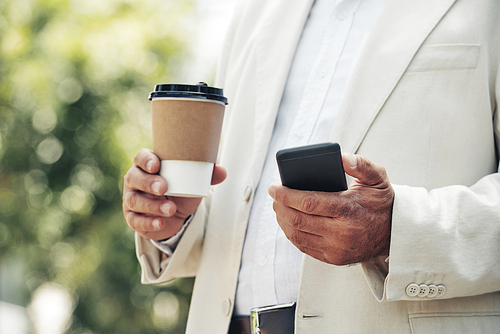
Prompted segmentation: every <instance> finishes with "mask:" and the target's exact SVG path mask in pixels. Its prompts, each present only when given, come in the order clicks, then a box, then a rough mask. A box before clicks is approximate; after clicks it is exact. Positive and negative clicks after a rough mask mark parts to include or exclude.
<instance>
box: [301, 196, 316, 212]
mask: <svg viewBox="0 0 500 334" xmlns="http://www.w3.org/2000/svg"><path fill="white" fill-rule="evenodd" d="M300 206H301V208H303V210H304V212H307V213H310V212H315V211H316V209H317V208H318V207H319V201H318V199H317V198H316V197H314V196H311V195H307V196H304V197H303V198H302V199H301V201H300Z"/></svg>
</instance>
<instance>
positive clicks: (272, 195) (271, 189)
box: [267, 186, 276, 199]
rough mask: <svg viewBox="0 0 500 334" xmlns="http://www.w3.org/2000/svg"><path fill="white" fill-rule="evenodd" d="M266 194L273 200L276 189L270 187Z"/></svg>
mask: <svg viewBox="0 0 500 334" xmlns="http://www.w3.org/2000/svg"><path fill="white" fill-rule="evenodd" d="M267 192H268V193H269V196H271V197H272V198H273V199H274V198H275V197H276V189H274V186H270V187H269V189H268V190H267Z"/></svg>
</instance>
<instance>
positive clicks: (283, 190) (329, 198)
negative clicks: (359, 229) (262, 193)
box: [268, 184, 349, 217]
mask: <svg viewBox="0 0 500 334" xmlns="http://www.w3.org/2000/svg"><path fill="white" fill-rule="evenodd" d="M268 192H269V195H270V196H271V197H272V198H273V199H274V200H275V201H277V202H280V203H282V204H283V205H285V206H288V207H291V208H294V209H296V210H299V211H301V212H304V213H307V214H310V215H316V216H325V217H336V216H338V214H339V212H343V211H345V210H347V208H348V206H349V205H348V204H349V203H348V201H347V198H346V197H347V196H348V194H347V193H346V192H339V193H327V192H321V191H302V190H295V189H290V188H287V187H285V186H282V185H276V184H273V185H271V186H270V187H269V189H268Z"/></svg>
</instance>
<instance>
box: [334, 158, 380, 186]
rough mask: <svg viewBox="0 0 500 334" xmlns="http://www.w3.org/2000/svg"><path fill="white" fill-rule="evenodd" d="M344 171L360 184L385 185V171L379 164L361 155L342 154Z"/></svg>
mask: <svg viewBox="0 0 500 334" xmlns="http://www.w3.org/2000/svg"><path fill="white" fill-rule="evenodd" d="M342 164H343V166H344V171H345V172H346V173H347V174H348V175H350V176H352V177H354V178H356V179H358V181H359V182H360V183H362V184H365V185H368V186H372V187H377V186H387V183H388V178H387V172H386V170H385V168H384V167H382V166H381V165H379V164H377V163H374V162H371V161H370V160H369V159H368V158H366V157H364V156H362V155H354V154H350V153H343V154H342Z"/></svg>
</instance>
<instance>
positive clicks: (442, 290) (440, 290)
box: [436, 285, 446, 297]
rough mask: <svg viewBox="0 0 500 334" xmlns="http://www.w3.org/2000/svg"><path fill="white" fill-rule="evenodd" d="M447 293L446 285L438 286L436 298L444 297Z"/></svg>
mask: <svg viewBox="0 0 500 334" xmlns="http://www.w3.org/2000/svg"><path fill="white" fill-rule="evenodd" d="M445 293H446V287H445V286H444V285H438V286H437V296H436V297H443V296H444V294H445Z"/></svg>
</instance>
